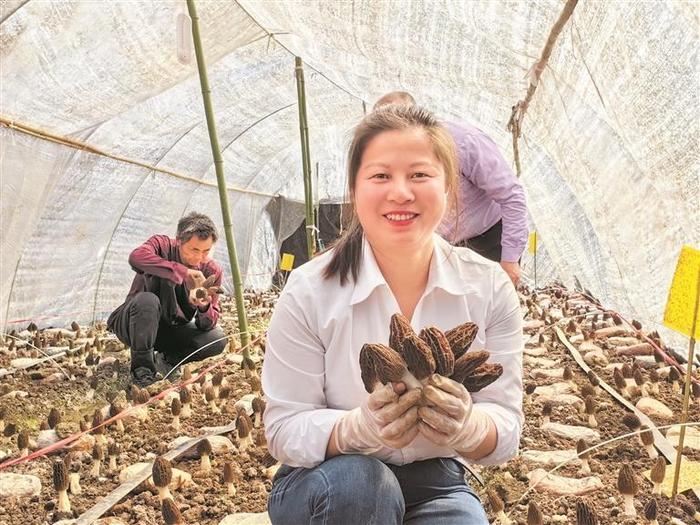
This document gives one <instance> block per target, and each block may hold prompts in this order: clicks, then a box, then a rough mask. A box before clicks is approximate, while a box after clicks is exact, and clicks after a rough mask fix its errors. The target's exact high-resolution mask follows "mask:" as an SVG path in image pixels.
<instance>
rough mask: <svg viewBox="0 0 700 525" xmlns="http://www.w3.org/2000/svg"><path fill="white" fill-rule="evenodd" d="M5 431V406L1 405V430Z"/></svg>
mask: <svg viewBox="0 0 700 525" xmlns="http://www.w3.org/2000/svg"><path fill="white" fill-rule="evenodd" d="M4 431H5V408H4V407H0V432H4Z"/></svg>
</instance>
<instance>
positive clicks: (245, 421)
mask: <svg viewBox="0 0 700 525" xmlns="http://www.w3.org/2000/svg"><path fill="white" fill-rule="evenodd" d="M251 430H253V422H252V421H251V420H250V417H249V416H248V414H246V413H245V412H241V414H240V415H239V416H238V419H236V433H237V434H238V441H239V443H240V450H241V452H245V451H246V450H247V449H248V447H249V446H251V445H252V444H253V439H252V437H251V435H250V432H251Z"/></svg>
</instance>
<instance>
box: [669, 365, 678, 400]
mask: <svg viewBox="0 0 700 525" xmlns="http://www.w3.org/2000/svg"><path fill="white" fill-rule="evenodd" d="M668 380H669V382H670V383H671V389H672V390H673V393H674V394H679V393H680V391H681V384H680V380H681V373H680V372H679V371H678V369H677V368H676V367H675V366H672V367H671V369H670V370H669V371H668Z"/></svg>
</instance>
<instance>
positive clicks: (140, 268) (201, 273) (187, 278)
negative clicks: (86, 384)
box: [107, 212, 226, 388]
mask: <svg viewBox="0 0 700 525" xmlns="http://www.w3.org/2000/svg"><path fill="white" fill-rule="evenodd" d="M217 239H218V235H217V232H216V227H215V226H214V223H213V222H212V220H211V219H210V218H209V217H207V216H206V215H202V214H201V213H194V212H193V213H190V214H189V215H187V216H185V217H183V218H182V219H180V221H179V222H178V224H177V237H176V238H175V239H171V238H170V237H168V236H166V235H154V236H152V237H151V238H149V239H148V240H147V241H146V242H145V243H143V244H142V245H141V246H139V247H138V248H136V249H135V250H134V251H133V252H131V255H129V264H130V265H131V267H132V268H133V270H134V271H135V272H136V276H135V277H134V280H133V282H132V283H131V290H130V291H129V294H128V295H127V297H126V301H125V302H124V303H123V304H122V305H120V306H119V307H118V308H117V309H116V310H114V312H112V314H111V315H110V316H109V319H108V320H107V327H108V328H109V330H110V331H111V332H114V334H115V335H116V336H117V337H118V338H119V340H120V341H121V342H123V343H124V344H125V345H128V346H130V347H131V376H132V381H133V382H134V384H136V385H137V386H139V387H141V388H143V387H146V386H148V385H150V384H151V383H153V382H154V381H155V380H156V371H158V372H160V373H162V374H165V373H167V372H169V371H170V370H171V369H172V368H173V366H175V365H177V363H179V362H180V361H181V360H183V359H185V358H186V357H187V356H188V355H189V354H191V353H192V352H194V351H195V350H197V349H198V348H200V347H202V346H205V345H208V346H206V347H205V348H203V349H202V350H200V351H199V352H197V353H196V354H194V355H193V356H191V357H188V358H187V359H186V361H185V362H187V361H193V360H199V359H204V358H205V357H209V356H212V355H216V354H219V353H221V352H222V351H223V349H224V347H225V346H226V339H223V340H221V341H217V339H221V338H223V337H224V333H223V331H222V330H221V329H220V328H217V326H216V322H217V321H218V319H219V313H220V307H219V298H218V296H217V294H216V293H212V294H210V295H206V296H205V297H202V298H197V297H196V296H195V295H194V294H191V293H190V291H191V290H194V289H195V288H196V287H198V286H201V285H202V284H204V281H205V280H206V278H208V277H210V276H214V283H213V286H217V287H218V286H220V285H221V279H222V272H221V267H220V266H219V264H218V263H217V262H216V261H214V260H213V259H210V258H209V251H210V250H211V249H212V246H213V245H214V243H215V242H216V241H217ZM207 284H210V283H207ZM214 341H216V342H214ZM154 351H157V354H155V355H154Z"/></svg>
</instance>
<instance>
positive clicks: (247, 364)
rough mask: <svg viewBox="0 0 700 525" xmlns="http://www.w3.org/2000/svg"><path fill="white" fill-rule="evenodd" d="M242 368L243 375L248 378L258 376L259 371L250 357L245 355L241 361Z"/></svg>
mask: <svg viewBox="0 0 700 525" xmlns="http://www.w3.org/2000/svg"><path fill="white" fill-rule="evenodd" d="M241 368H242V369H243V375H244V376H245V378H246V379H250V378H251V376H254V375H255V376H257V375H258V371H257V370H256V369H255V363H254V362H253V360H252V359H251V358H250V357H243V360H242V361H241Z"/></svg>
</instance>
